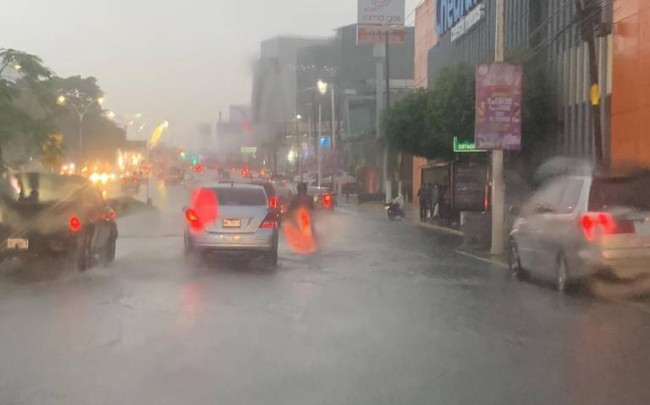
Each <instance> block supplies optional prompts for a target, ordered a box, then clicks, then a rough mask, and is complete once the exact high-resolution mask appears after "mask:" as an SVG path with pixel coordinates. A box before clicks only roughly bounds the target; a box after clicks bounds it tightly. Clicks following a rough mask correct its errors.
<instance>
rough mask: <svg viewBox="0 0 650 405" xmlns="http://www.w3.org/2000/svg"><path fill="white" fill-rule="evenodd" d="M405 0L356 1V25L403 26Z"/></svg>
mask: <svg viewBox="0 0 650 405" xmlns="http://www.w3.org/2000/svg"><path fill="white" fill-rule="evenodd" d="M404 2H405V0H357V7H358V9H357V10H358V11H357V23H358V24H362V25H396V26H400V27H403V26H404V10H405V6H404Z"/></svg>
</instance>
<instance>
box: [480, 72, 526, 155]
mask: <svg viewBox="0 0 650 405" xmlns="http://www.w3.org/2000/svg"><path fill="white" fill-rule="evenodd" d="M522 80H523V68H522V67H521V65H515V64H509V63H494V64H491V65H488V64H483V65H479V66H478V67H477V68H476V131H475V144H476V147H477V148H478V149H507V150H518V149H521V110H522Z"/></svg>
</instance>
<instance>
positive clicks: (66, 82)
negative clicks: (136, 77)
mask: <svg viewBox="0 0 650 405" xmlns="http://www.w3.org/2000/svg"><path fill="white" fill-rule="evenodd" d="M51 87H52V88H53V89H54V90H55V92H56V93H57V94H58V95H60V96H64V97H65V105H66V113H65V114H62V115H60V116H59V119H58V120H57V125H58V127H59V129H60V131H61V133H62V134H63V136H64V138H63V139H64V145H65V150H66V152H69V153H70V154H71V157H72V158H74V159H75V160H76V158H77V156H78V152H79V125H82V136H83V140H82V142H83V149H82V152H83V155H84V156H83V159H84V160H85V161H93V160H102V161H112V160H113V159H115V156H116V153H117V149H119V148H121V147H123V146H124V143H125V142H126V132H125V131H124V130H123V129H121V128H119V127H118V126H117V125H116V124H115V123H114V122H113V121H111V120H109V119H108V118H106V117H105V116H104V115H103V112H104V111H103V110H102V107H101V105H100V104H99V103H98V102H97V100H98V99H100V98H101V97H103V95H104V92H103V91H102V89H101V88H100V87H99V84H98V83H97V79H96V78H94V77H86V78H82V77H81V76H71V77H67V78H61V77H54V78H53V79H52V80H51ZM79 111H85V114H84V115H83V120H82V121H81V122H80V120H79V115H78V112H79Z"/></svg>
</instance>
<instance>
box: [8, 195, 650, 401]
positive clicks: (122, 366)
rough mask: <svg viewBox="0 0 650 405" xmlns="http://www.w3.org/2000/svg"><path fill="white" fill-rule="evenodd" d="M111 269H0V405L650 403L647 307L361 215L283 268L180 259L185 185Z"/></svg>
mask: <svg viewBox="0 0 650 405" xmlns="http://www.w3.org/2000/svg"><path fill="white" fill-rule="evenodd" d="M157 190H158V195H157V197H156V198H157V201H156V202H157V204H158V205H159V206H160V207H161V211H160V212H159V213H149V214H140V215H137V216H132V217H127V218H123V219H121V220H120V232H121V238H120V239H119V245H118V253H117V259H116V261H115V263H114V264H112V265H111V266H110V267H107V268H102V267H97V268H94V269H92V270H91V271H89V272H87V273H84V274H79V273H77V272H76V271H73V270H69V269H65V268H63V266H60V265H54V264H52V263H44V264H42V265H39V266H36V267H35V268H31V269H29V270H24V269H20V268H19V267H17V266H16V265H15V264H12V263H9V264H5V265H3V266H2V268H1V269H0V404H2V405H5V404H11V405H13V404H39V405H42V404H66V405H72V404H184V405H189V404H208V403H211V404H301V405H304V404H372V405H377V404H590V405H594V404H648V403H650V384H649V383H648V382H649V381H650V315H649V314H648V313H647V312H644V311H642V310H639V309H637V308H633V307H629V306H624V305H618V304H611V303H606V302H598V301H595V300H593V299H590V298H588V297H581V296H577V297H563V296H559V295H558V294H557V293H555V292H554V291H552V290H551V289H549V288H544V287H541V286H537V285H530V284H521V283H517V282H515V281H512V280H510V279H509V278H508V277H507V276H506V275H505V273H504V272H503V271H502V270H499V269H497V268H493V267H491V266H489V265H487V264H484V263H480V262H477V261H474V260H473V259H471V258H466V257H463V256H459V255H457V254H456V253H454V247H455V243H456V241H455V240H454V239H450V238H449V237H442V236H437V235H435V234H432V233H429V232H428V231H426V230H422V229H419V228H416V227H414V226H413V225H412V224H410V223H408V222H403V223H401V222H398V223H391V222H389V221H388V220H387V219H386V218H385V217H384V214H383V212H381V211H380V210H378V209H373V208H363V209H358V208H357V207H353V206H347V207H341V208H340V209H338V211H337V212H336V213H334V214H332V215H323V216H321V217H320V218H319V219H318V223H317V226H318V228H317V229H318V231H319V234H320V235H321V236H322V239H323V245H322V246H321V251H320V252H319V253H318V254H316V255H313V256H300V255H298V254H295V253H292V252H290V251H289V250H288V249H287V248H286V246H284V245H282V246H281V253H280V256H281V259H280V268H279V269H278V270H277V271H274V272H271V271H268V270H264V269H263V268H262V266H261V265H260V264H259V263H255V262H253V263H237V262H227V263H221V262H212V263H209V265H208V266H204V267H196V268H194V267H189V265H188V264H186V263H185V261H184V259H183V255H182V238H181V225H182V222H181V221H182V220H181V215H180V207H181V206H182V205H183V197H182V195H183V189H182V187H181V186H179V187H172V188H164V187H158V189H157Z"/></svg>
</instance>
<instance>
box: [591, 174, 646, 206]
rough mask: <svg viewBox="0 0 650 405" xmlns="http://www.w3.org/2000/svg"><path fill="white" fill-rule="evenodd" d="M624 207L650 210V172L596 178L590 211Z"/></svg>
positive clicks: (592, 187) (592, 189)
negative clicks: (630, 175)
mask: <svg viewBox="0 0 650 405" xmlns="http://www.w3.org/2000/svg"><path fill="white" fill-rule="evenodd" d="M623 207H625V208H634V209H638V210H643V211H650V174H644V175H638V176H633V177H625V178H615V179H596V180H594V182H593V184H592V186H591V194H590V196H589V210H590V211H603V210H607V209H610V208H623Z"/></svg>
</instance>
